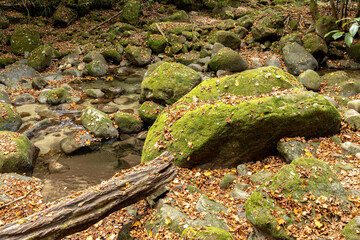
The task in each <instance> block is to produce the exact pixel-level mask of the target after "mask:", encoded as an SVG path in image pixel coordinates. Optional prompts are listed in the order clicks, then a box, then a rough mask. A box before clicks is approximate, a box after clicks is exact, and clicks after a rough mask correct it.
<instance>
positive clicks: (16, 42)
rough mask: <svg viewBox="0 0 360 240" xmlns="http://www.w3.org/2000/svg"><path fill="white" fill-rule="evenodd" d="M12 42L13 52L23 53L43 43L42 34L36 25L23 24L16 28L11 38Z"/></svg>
mask: <svg viewBox="0 0 360 240" xmlns="http://www.w3.org/2000/svg"><path fill="white" fill-rule="evenodd" d="M10 43H11V51H12V52H13V53H15V54H17V55H23V54H24V53H25V52H31V51H32V50H34V49H35V48H37V47H38V46H40V45H41V41H40V34H39V32H38V31H37V30H35V28H34V27H31V26H28V25H22V26H19V27H17V28H16V29H15V31H14V33H13V35H12V36H11V38H10Z"/></svg>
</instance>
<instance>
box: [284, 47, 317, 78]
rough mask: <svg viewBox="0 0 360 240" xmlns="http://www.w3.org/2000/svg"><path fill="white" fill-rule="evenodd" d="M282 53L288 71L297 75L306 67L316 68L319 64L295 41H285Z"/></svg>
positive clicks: (306, 68)
mask: <svg viewBox="0 0 360 240" xmlns="http://www.w3.org/2000/svg"><path fill="white" fill-rule="evenodd" d="M282 54H283V59H284V62H285V65H286V67H287V69H288V71H289V73H291V74H294V75H299V74H300V73H301V72H303V71H306V70H308V69H311V70H316V69H317V68H318V66H319V64H318V62H317V61H316V59H315V58H314V57H313V55H311V54H310V53H309V52H308V51H306V49H305V48H304V47H303V46H301V45H299V44H298V43H296V42H288V43H286V44H285V46H284V47H283V49H282Z"/></svg>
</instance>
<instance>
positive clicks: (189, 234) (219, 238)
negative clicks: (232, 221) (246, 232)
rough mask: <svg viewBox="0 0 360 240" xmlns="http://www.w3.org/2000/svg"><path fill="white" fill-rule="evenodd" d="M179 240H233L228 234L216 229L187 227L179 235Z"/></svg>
mask: <svg viewBox="0 0 360 240" xmlns="http://www.w3.org/2000/svg"><path fill="white" fill-rule="evenodd" d="M181 238H182V239H188V240H191V239H192V240H198V239H206V240H233V238H232V236H231V234H230V233H229V232H227V231H225V230H224V229H221V228H217V227H188V228H186V229H185V230H184V231H183V232H182V233H181Z"/></svg>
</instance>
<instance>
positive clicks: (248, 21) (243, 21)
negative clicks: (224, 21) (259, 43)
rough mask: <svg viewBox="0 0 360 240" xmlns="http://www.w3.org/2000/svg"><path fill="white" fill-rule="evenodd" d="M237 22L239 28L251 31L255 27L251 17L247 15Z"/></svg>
mask: <svg viewBox="0 0 360 240" xmlns="http://www.w3.org/2000/svg"><path fill="white" fill-rule="evenodd" d="M236 21H237V23H238V25H239V26H241V27H244V28H246V29H250V28H251V27H252V25H253V20H252V19H251V18H250V17H249V15H245V16H243V17H241V18H239V19H238V20H236Z"/></svg>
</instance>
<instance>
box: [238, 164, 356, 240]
mask: <svg viewBox="0 0 360 240" xmlns="http://www.w3.org/2000/svg"><path fill="white" fill-rule="evenodd" d="M335 198H336V199H337V201H339V204H336V205H334V204H331V203H332V202H333V201H334V199H335ZM341 201H343V202H341ZM285 202H286V203H288V204H284V203H285ZM329 205H331V208H332V211H331V214H326V213H325V212H327V211H326V210H325V209H326V208H327V207H328V206H329ZM351 205H352V204H351V202H350V201H349V200H348V193H347V191H346V190H345V189H344V187H343V186H342V184H341V182H340V181H339V180H338V179H337V177H336V175H335V174H334V173H333V172H332V170H331V168H330V167H329V166H328V165H327V164H326V163H324V162H322V161H320V160H318V159H312V158H298V159H296V160H295V161H293V162H292V163H291V164H288V165H285V166H283V167H282V168H281V169H280V170H279V171H278V172H277V173H276V174H275V175H274V176H273V178H272V179H271V181H268V182H266V183H265V184H263V185H262V186H260V187H259V188H258V190H256V191H255V192H254V193H253V194H251V196H250V198H249V199H248V200H247V201H246V202H245V212H246V218H247V220H248V221H249V222H250V223H251V224H252V225H254V227H255V228H256V229H257V230H258V231H260V232H261V233H263V234H264V235H265V236H267V237H268V238H271V239H296V238H297V237H300V236H304V235H301V232H302V231H303V230H304V229H307V228H311V229H313V228H319V227H321V226H323V224H324V223H325V222H328V221H330V222H331V221H337V220H338V219H340V217H342V216H343V214H346V211H347V210H349V209H348V206H351ZM315 209H317V210H315ZM323 209H324V210H325V211H324V210H323ZM314 212H322V215H318V218H316V217H315V215H313V213H314Z"/></svg>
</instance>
